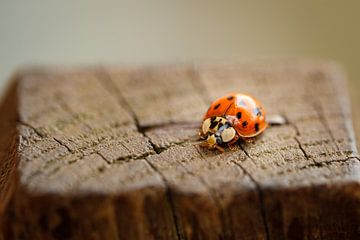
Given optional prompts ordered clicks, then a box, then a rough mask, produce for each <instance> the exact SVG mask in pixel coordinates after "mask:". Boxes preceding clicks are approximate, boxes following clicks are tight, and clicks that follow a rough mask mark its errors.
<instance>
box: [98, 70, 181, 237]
mask: <svg viewBox="0 0 360 240" xmlns="http://www.w3.org/2000/svg"><path fill="white" fill-rule="evenodd" d="M100 76H102V78H97V79H98V80H99V81H100V83H101V85H102V86H103V87H104V89H105V90H106V91H107V92H108V93H109V94H110V95H111V96H113V97H115V98H116V99H117V100H118V102H119V103H120V104H121V105H122V106H123V107H124V108H125V110H126V111H127V112H128V113H129V114H130V116H131V117H132V119H133V121H134V122H135V126H136V128H137V131H138V132H139V133H141V134H142V135H143V136H144V137H145V138H146V139H147V141H148V142H149V144H150V145H151V147H152V148H153V150H154V151H155V154H159V153H160V152H161V151H160V150H159V149H158V148H157V147H156V146H155V144H154V143H153V142H152V141H151V139H150V138H149V137H147V136H146V135H145V132H144V130H143V129H142V128H141V127H140V124H139V120H138V118H137V116H136V114H135V112H134V111H133V109H132V108H131V106H130V105H129V104H128V102H127V101H126V99H125V98H124V97H123V96H122V94H121V92H120V91H119V89H118V87H117V86H116V84H115V83H114V82H113V79H112V78H111V76H110V74H109V73H108V72H107V71H105V70H103V71H101V75H100ZM105 81H106V82H105ZM111 89H112V90H111ZM150 155H152V154H151V153H149V154H147V156H150ZM147 156H143V158H144V160H145V162H147V163H148V165H149V166H150V167H151V169H153V170H154V172H156V173H157V174H158V175H159V176H160V178H161V179H162V182H163V183H164V185H165V188H166V189H165V190H166V199H167V202H168V204H169V206H170V210H171V216H172V219H173V221H174V228H175V232H176V236H177V239H178V240H181V239H183V237H182V234H181V231H180V229H181V226H180V224H179V220H178V217H177V215H176V209H175V205H174V202H173V198H172V195H171V192H170V185H169V183H168V182H167V181H166V179H165V177H164V175H163V174H162V173H161V172H160V171H158V169H157V168H156V167H155V166H153V165H152V164H151V163H150V161H148V160H147V159H146V157H147Z"/></svg>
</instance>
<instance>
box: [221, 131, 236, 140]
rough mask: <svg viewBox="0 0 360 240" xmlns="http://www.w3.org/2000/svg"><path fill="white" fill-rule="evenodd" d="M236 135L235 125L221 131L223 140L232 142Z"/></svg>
mask: <svg viewBox="0 0 360 240" xmlns="http://www.w3.org/2000/svg"><path fill="white" fill-rule="evenodd" d="M235 135H236V131H235V129H234V128H233V127H229V128H226V129H224V130H223V131H222V132H221V138H222V141H223V142H230V141H231V140H233V139H234V137H235Z"/></svg>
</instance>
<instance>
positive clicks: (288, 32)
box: [0, 0, 360, 127]
mask: <svg viewBox="0 0 360 240" xmlns="http://www.w3.org/2000/svg"><path fill="white" fill-rule="evenodd" d="M359 10H360V1H357V0H353V1H352V0H347V1H340V0H339V1H331V0H312V1H308V0H306V1H291V0H288V1H275V0H274V1H271V0H268V1H265V0H264V1H190V0H189V1H171V0H163V1H156V0H154V1H146V0H142V1H136V0H133V1H90V0H83V1H53V0H46V1H45V0H43V1H24V0H23V1H10V0H5V1H4V0H1V1H0V89H1V88H2V89H4V85H5V81H6V79H8V77H9V76H10V74H11V73H12V72H13V71H14V69H16V68H17V67H18V66H20V65H23V64H29V63H31V64H33V63H45V64H66V65H74V64H76V65H79V64H96V63H113V64H121V63H130V64H132V63H159V62H160V63H162V62H163V63H168V62H170V63H174V62H179V61H181V62H184V61H199V62H201V61H227V62H229V61H237V60H241V59H246V58H249V57H250V58H254V57H255V58H257V57H269V56H270V57H287V56H290V57H313V58H325V59H334V60H336V61H338V62H340V63H342V64H343V65H344V66H345V67H346V69H347V70H348V73H349V80H350V83H351V93H352V98H353V106H354V108H355V106H356V107H357V106H358V105H359V104H360V98H359V97H358V96H357V93H360V68H359V67H358V63H359V59H360V58H359V54H360V27H359V23H360V14H359ZM356 109H357V108H356ZM357 114H358V116H360V114H359V113H358V112H357ZM358 119H360V118H358ZM357 122H359V121H357ZM358 127H359V124H358Z"/></svg>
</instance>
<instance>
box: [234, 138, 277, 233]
mask: <svg viewBox="0 0 360 240" xmlns="http://www.w3.org/2000/svg"><path fill="white" fill-rule="evenodd" d="M239 146H240V148H241V150H242V151H243V152H244V153H245V155H246V156H247V157H248V158H249V159H250V160H251V161H253V162H254V159H253V158H252V157H251V156H250V154H249V153H248V152H247V151H246V150H245V149H244V147H243V146H242V145H241V144H239ZM239 157H240V155H239ZM233 162H234V163H235V164H236V165H237V166H239V167H240V168H241V169H242V171H243V172H244V173H245V175H247V176H248V177H249V178H250V179H251V181H252V182H253V183H254V184H255V187H256V190H257V192H258V197H259V203H260V204H259V205H260V212H261V217H262V219H263V225H264V229H265V236H266V240H270V233H269V226H268V224H267V221H266V208H265V203H264V193H263V190H262V188H261V186H260V183H258V182H257V181H256V180H255V178H254V177H253V176H252V175H251V174H250V172H248V171H247V170H246V169H245V168H244V167H243V166H242V165H241V164H240V163H238V162H236V161H233Z"/></svg>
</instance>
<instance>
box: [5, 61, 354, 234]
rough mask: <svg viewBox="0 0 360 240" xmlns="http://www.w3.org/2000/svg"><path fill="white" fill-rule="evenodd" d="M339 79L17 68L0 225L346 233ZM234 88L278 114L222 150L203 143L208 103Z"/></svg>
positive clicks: (274, 73)
mask: <svg viewBox="0 0 360 240" xmlns="http://www.w3.org/2000/svg"><path fill="white" fill-rule="evenodd" d="M344 80H345V79H344V77H343V74H342V70H341V68H339V66H337V65H336V64H333V63H322V62H311V61H308V62H300V61H290V62H285V61H284V62H280V61H278V62H259V61H258V62H246V63H241V64H234V65H196V66H194V65H182V66H146V67H131V68H105V67H101V68H93V69H82V70H59V69H46V68H44V69H38V70H36V71H34V70H32V71H24V72H22V73H21V74H19V75H18V77H17V80H16V81H14V82H15V83H16V85H15V86H14V90H16V92H15V91H13V92H12V93H11V94H9V97H8V98H7V99H8V102H6V104H4V106H13V107H11V108H9V107H7V108H5V107H3V108H2V109H3V110H2V112H3V113H6V114H5V115H6V116H13V117H6V121H5V118H4V120H2V122H4V123H5V122H7V123H8V125H4V126H1V128H2V129H7V130H8V132H9V134H7V136H6V137H3V138H1V139H3V140H1V141H4V142H7V145H6V146H8V147H3V148H2V151H1V165H0V166H1V168H0V170H1V173H2V175H1V177H2V178H1V181H0V183H1V185H2V186H3V187H2V190H1V192H0V197H1V198H0V199H1V200H2V204H0V206H1V208H0V209H2V211H1V214H2V218H1V232H2V235H3V237H4V238H5V239H84V238H85V239H88V238H90V239H356V237H357V236H359V234H360V184H359V183H360V174H359V173H360V162H359V161H360V158H359V155H358V152H357V149H356V142H355V138H354V132H353V129H352V122H351V112H350V104H349V102H348V93H347V89H346V87H345V84H344ZM234 91H235V92H243V93H249V94H251V95H253V96H255V97H257V98H258V99H260V101H261V102H262V103H263V104H264V106H265V108H266V109H267V112H268V114H281V115H283V116H284V117H285V118H286V119H287V124H285V125H282V126H273V127H271V128H269V129H268V130H266V131H265V133H264V134H263V135H262V136H260V137H258V138H257V139H256V141H254V142H253V143H244V142H241V143H240V144H239V145H238V146H237V148H236V149H235V150H227V151H226V152H225V153H219V152H216V151H209V150H206V149H202V148H200V147H199V146H198V143H199V141H198V137H197V132H198V127H199V125H200V124H201V119H202V116H203V114H204V112H205V111H206V109H207V107H208V105H209V103H210V102H211V101H212V100H214V99H215V98H216V97H219V96H221V95H223V94H225V93H227V92H234ZM11 104H12V105H11ZM1 116H4V115H3V114H2V115H1ZM16 116H18V117H16ZM17 139H18V140H17ZM3 146H5V145H3ZM10 186H11V187H10ZM9 196H10V197H9ZM5 199H10V200H7V201H5Z"/></svg>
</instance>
